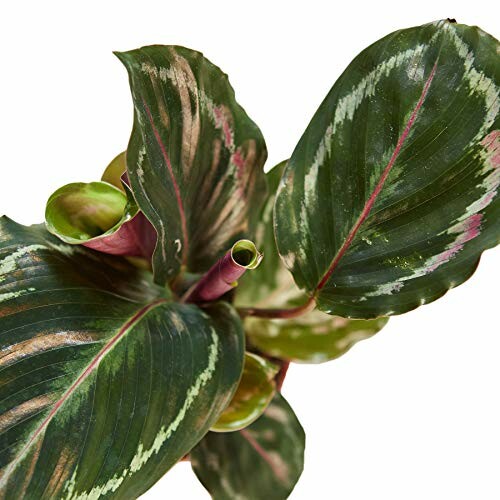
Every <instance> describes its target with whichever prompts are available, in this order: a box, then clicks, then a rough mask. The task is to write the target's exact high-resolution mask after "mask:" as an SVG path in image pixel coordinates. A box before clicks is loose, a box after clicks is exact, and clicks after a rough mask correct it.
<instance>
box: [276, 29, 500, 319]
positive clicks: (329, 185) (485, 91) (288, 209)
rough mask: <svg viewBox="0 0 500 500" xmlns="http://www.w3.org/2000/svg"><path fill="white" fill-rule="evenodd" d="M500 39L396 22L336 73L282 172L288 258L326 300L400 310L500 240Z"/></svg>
mask: <svg viewBox="0 0 500 500" xmlns="http://www.w3.org/2000/svg"><path fill="white" fill-rule="evenodd" d="M498 51H499V43H498V41H497V40H496V39H494V38H493V37H491V36H490V35H488V34H486V33H484V32H483V31H481V30H480V29H479V28H477V27H469V26H465V25H460V24H456V23H454V22H451V21H439V22H436V23H431V24H428V25H424V26H421V27H416V28H410V29H406V30H401V31H397V32H395V33H392V34H390V35H388V36H386V37H385V38H383V39H382V40H379V41H378V42H376V43H375V44H373V45H371V46H370V47H369V48H367V49H366V50H364V51H363V52H362V53H361V54H360V55H358V56H357V57H356V58H355V59H354V61H353V62H352V63H351V64H350V65H349V67H348V68H347V69H346V70H345V71H344V73H343V74H342V76H341V77H340V78H339V80H338V81H337V82H336V83H335V85H334V86H333V88H332V89H331V91H330V92H329V94H328V95H327V97H326V99H325V100H324V102H323V103H322V105H321V106H320V108H319V109H318V111H317V112H316V114H315V115H314V117H313V119H312V121H311V123H310V124H309V126H308V128H307V129H306V131H305V133H304V135H303V136H302V138H301V139H300V141H299V143H298V145H297V147H296V149H295V151H294V153H293V155H292V157H291V158H290V160H289V162H288V164H287V167H286V170H285V172H284V174H283V177H282V180H281V183H280V187H279V190H278V195H277V197H276V203H275V217H274V226H275V232H276V238H277V243H278V249H279V252H280V255H281V257H282V260H283V262H284V263H285V264H286V266H287V267H288V268H289V269H290V271H291V272H292V274H293V276H294V279H295V281H296V283H297V284H298V285H299V286H300V287H301V288H302V289H303V290H305V291H306V293H307V294H308V295H309V302H311V303H312V302H315V303H316V304H317V306H318V307H319V309H321V310H323V311H325V312H328V313H330V314H336V315H340V316H344V317H353V318H373V317H377V316H382V315H392V314H401V313H404V312H406V311H409V310H411V309H414V308H416V307H418V306H420V305H422V304H425V303H427V302H431V301H433V300H435V299H437V298H439V297H441V296H442V295H443V294H444V293H446V291H447V290H449V289H450V288H453V287H454V286H457V285H459V284H461V283H463V282H464V281H465V280H467V279H468V278H469V277H470V275H471V274H472V273H473V272H474V269H475V267H476V265H477V262H478V260H479V257H480V255H481V253H482V252H483V251H484V250H486V249H488V248H491V247H493V246H495V245H496V244H498V242H499V241H500V225H499V224H498V217H499V215H500V204H499V202H498V189H499V186H500V168H499V167H500V163H499V151H500V139H499V131H498V129H499V119H498V113H499V108H500V101H499V79H500V74H499V72H498Z"/></svg>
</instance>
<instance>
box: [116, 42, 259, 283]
mask: <svg viewBox="0 0 500 500" xmlns="http://www.w3.org/2000/svg"><path fill="white" fill-rule="evenodd" d="M117 56H118V57H119V58H120V60H121V61H122V62H123V63H124V65H125V66H126V68H127V70H128V73H129V77H130V85H131V88H132V96H133V100H134V109H135V119H134V128H133V131H132V137H131V139H130V143H129V146H128V149H127V170H128V175H129V178H130V183H131V186H132V189H133V192H134V196H135V198H136V200H137V203H138V205H139V208H140V209H141V210H142V211H143V212H144V214H145V215H146V217H147V218H148V219H149V220H150V221H151V222H152V224H153V226H154V227H155V229H156V231H157V233H158V238H159V241H158V245H157V248H156V250H155V253H154V256H153V271H154V276H155V281H156V282H157V283H159V284H165V282H166V281H167V280H171V279H172V278H174V277H175V276H176V274H178V272H179V270H180V269H181V266H183V269H184V268H187V270H188V271H190V272H192V273H200V272H204V271H206V270H207V269H208V268H209V267H210V266H212V265H213V263H214V262H215V261H217V260H218V259H219V258H220V257H221V256H222V255H223V254H224V252H225V251H227V249H228V248H230V247H231V245H232V244H233V243H234V242H235V241H236V240H238V239H240V238H248V237H250V238H252V236H253V235H252V233H253V229H254V226H255V221H256V218H257V216H258V213H259V210H260V205H261V202H262V200H263V198H264V196H265V191H266V187H265V179H264V173H263V171H262V166H263V164H264V161H265V159H266V156H267V152H266V146H265V142H264V139H263V137H262V134H261V132H260V130H259V129H258V128H257V126H256V125H255V124H254V122H253V121H252V120H250V118H249V117H248V116H247V114H246V113H245V111H244V110H243V109H242V108H241V106H239V105H238V103H237V102H236V100H235V98H234V91H233V89H232V88H231V86H230V85H229V82H228V79H227V76H226V75H225V74H224V73H222V71H221V70H220V69H219V68H218V67H217V66H214V65H213V64H212V63H211V62H209V61H208V60H207V59H205V58H204V57H203V55H202V54H200V53H199V52H195V51H192V50H189V49H186V48H183V47H177V46H159V45H156V46H151V47H143V48H142V49H137V50H133V51H130V52H122V53H118V54H117Z"/></svg>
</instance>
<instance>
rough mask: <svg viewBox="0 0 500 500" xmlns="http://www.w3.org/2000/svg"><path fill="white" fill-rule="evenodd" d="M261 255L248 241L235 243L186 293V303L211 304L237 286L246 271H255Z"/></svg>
mask: <svg viewBox="0 0 500 500" xmlns="http://www.w3.org/2000/svg"><path fill="white" fill-rule="evenodd" d="M261 260H262V255H261V254H260V253H259V251H258V250H257V247H256V246H255V244H254V243H253V242H252V241H250V240H239V241H237V242H236V243H235V244H234V245H233V247H232V248H231V250H229V251H228V252H227V253H226V254H225V255H224V256H223V257H221V258H220V259H219V260H218V261H217V262H216V263H215V264H214V265H213V266H212V267H211V268H210V269H209V270H208V271H207V272H206V273H205V275H204V276H203V277H202V278H201V279H200V280H199V281H198V282H197V284H196V285H195V286H194V287H193V288H192V290H190V291H189V292H188V293H187V296H186V297H185V301H186V302H197V303H200V302H211V301H214V300H217V299H219V298H220V297H222V296H223V295H224V294H225V293H227V292H229V291H230V290H232V289H233V288H234V287H236V286H238V280H239V279H240V278H241V277H242V276H243V275H244V274H245V273H246V271H249V270H252V269H255V268H256V267H257V266H258V265H259V264H260V261H261Z"/></svg>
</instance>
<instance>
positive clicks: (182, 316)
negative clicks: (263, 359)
mask: <svg viewBox="0 0 500 500" xmlns="http://www.w3.org/2000/svg"><path fill="white" fill-rule="evenodd" d="M149 275H150V274H149V273H145V272H141V271H138V270H137V269H136V268H134V267H133V266H131V265H129V264H128V263H127V262H126V261H125V260H123V259H121V258H117V257H109V256H105V255H103V254H99V253H96V252H93V251H91V250H88V249H85V248H83V247H80V246H70V245H66V244H64V243H61V241H59V240H58V239H56V238H54V237H53V236H51V235H50V234H49V233H47V231H46V230H45V229H44V228H43V227H24V226H20V225H18V224H16V223H14V222H12V221H11V220H9V219H7V218H5V217H4V218H2V219H0V306H1V307H0V332H1V336H0V353H1V354H0V470H1V473H0V497H1V498H12V499H17V498H68V499H76V498H97V497H104V496H112V497H113V498H136V497H137V496H139V495H140V494H142V493H143V492H144V491H146V490H147V489H148V488H149V487H150V486H151V485H153V484H154V483H155V482H156V481H157V480H158V479H159V478H160V477H161V476H162V475H163V474H164V473H165V472H166V471H167V470H168V469H169V468H170V467H172V465H174V464H175V463H176V462H177V461H178V460H180V459H181V458H182V457H183V456H184V455H185V454H186V453H188V452H189V451H190V450H191V448H192V447H193V446H194V445H195V444H196V443H197V442H198V441H199V440H200V439H201V438H202V437H203V435H204V434H205V433H206V432H207V431H208V429H209V428H210V427H211V426H212V425H213V424H214V423H215V422H216V421H217V420H218V418H219V416H220V414H221V413H222V411H223V410H224V409H225V408H226V406H227V405H228V404H229V402H230V401H231V398H232V395H233V393H234V391H235V390H236V388H237V385H238V382H239V378H240V375H241V371H242V368H243V356H244V338H243V332H242V329H241V325H240V321H239V318H238V317H237V315H236V313H235V312H234V310H233V309H232V307H231V306H230V305H229V304H227V303H220V304H215V305H211V306H210V307H207V308H206V309H204V310H203V311H202V310H201V309H199V308H198V307H196V306H194V305H186V304H179V303H175V302H171V301H170V299H169V298H168V297H166V296H165V295H164V294H165V292H164V291H163V290H162V289H160V288H158V287H156V286H155V285H154V284H153V283H152V282H151V281H150V280H149V278H148V276H149Z"/></svg>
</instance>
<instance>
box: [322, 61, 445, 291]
mask: <svg viewBox="0 0 500 500" xmlns="http://www.w3.org/2000/svg"><path fill="white" fill-rule="evenodd" d="M436 68H437V61H436V63H435V64H434V66H433V68H432V70H431V73H430V75H429V77H428V78H427V81H426V82H425V85H424V88H423V90H422V94H421V95H420V99H419V100H418V102H417V104H416V105H415V108H414V109H413V111H412V113H411V115H410V118H409V119H408V122H407V123H406V125H405V128H404V130H403V133H402V134H401V135H400V137H399V139H398V142H397V144H396V148H395V149H394V152H393V153H392V155H391V158H390V159H389V163H388V164H387V166H386V167H385V169H384V171H383V172H382V175H381V176H380V179H379V181H378V183H377V185H376V186H375V189H374V190H373V193H372V194H371V195H370V198H368V201H367V202H366V203H365V206H364V207H363V210H362V211H361V214H360V216H359V217H358V220H357V221H356V223H355V224H354V226H353V228H352V229H351V231H350V232H349V234H348V235H347V238H346V240H345V241H344V243H343V245H342V247H341V248H340V250H339V251H338V252H337V254H336V255H335V257H334V258H333V260H332V262H331V264H330V266H329V268H328V270H327V271H326V273H325V274H324V275H323V277H322V278H321V280H320V282H319V283H318V285H317V287H316V289H315V291H314V294H316V293H318V292H319V291H320V290H322V289H323V288H324V286H325V285H326V283H327V282H328V280H329V279H330V276H331V275H332V274H333V271H334V270H335V268H336V267H337V265H338V263H339V262H340V260H341V259H342V257H343V256H344V254H345V253H346V251H347V250H348V248H349V246H350V245H351V243H352V241H353V240H354V237H355V236H356V234H357V232H358V231H359V228H360V227H361V226H362V225H363V223H364V221H365V220H366V219H367V217H368V216H369V214H370V212H371V209H372V208H373V205H374V204H375V201H376V200H377V197H378V195H379V194H380V192H381V191H382V188H383V187H384V184H385V181H386V180H387V177H388V176H389V173H390V172H391V170H392V167H393V166H394V163H395V162H396V160H397V158H398V156H399V154H400V153H401V149H402V148H403V145H404V143H405V141H406V139H407V138H408V136H409V134H410V131H411V129H412V127H413V124H414V123H415V120H416V119H417V114H418V112H419V110H420V108H421V107H422V105H423V104H424V100H425V97H426V96H427V93H428V92H429V87H430V86H431V83H432V80H433V79H434V75H435V74H436Z"/></svg>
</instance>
